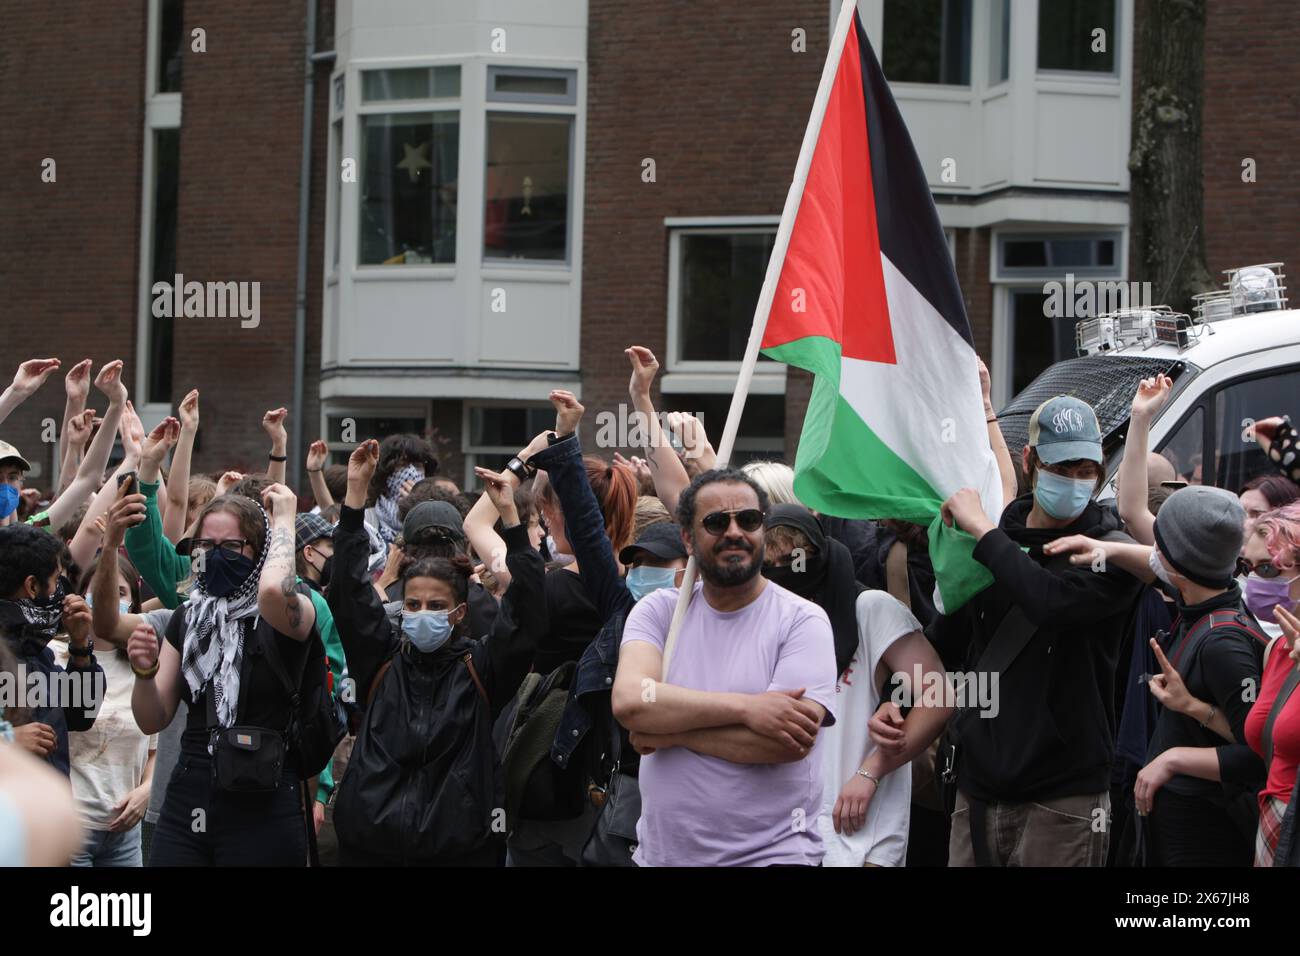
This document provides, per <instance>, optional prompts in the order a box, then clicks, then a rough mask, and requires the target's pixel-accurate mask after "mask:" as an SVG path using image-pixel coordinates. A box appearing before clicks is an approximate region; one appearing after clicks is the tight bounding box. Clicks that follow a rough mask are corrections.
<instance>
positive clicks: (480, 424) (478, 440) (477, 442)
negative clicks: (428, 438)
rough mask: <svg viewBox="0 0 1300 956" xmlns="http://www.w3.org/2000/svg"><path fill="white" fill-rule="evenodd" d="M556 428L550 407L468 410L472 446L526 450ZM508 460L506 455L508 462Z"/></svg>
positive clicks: (476, 408) (500, 407) (482, 407)
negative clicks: (530, 444)
mask: <svg viewBox="0 0 1300 956" xmlns="http://www.w3.org/2000/svg"><path fill="white" fill-rule="evenodd" d="M554 425H555V412H554V411H553V410H552V409H551V408H550V407H546V408H541V407H535V408H529V407H527V406H490V405H488V406H485V405H475V406H471V407H470V410H469V434H470V439H469V443H470V445H472V446H475V447H484V446H488V447H490V446H494V445H495V446H504V447H508V448H523V447H524V446H525V445H527V444H528V443H529V442H530V441H532V440H533V438H534V437H536V435H537V434H538V433H540V432H544V431H546V430H548V429H550V428H552V427H554ZM509 458H510V456H509V455H507V456H506V459H505V460H507V461H508V460H509Z"/></svg>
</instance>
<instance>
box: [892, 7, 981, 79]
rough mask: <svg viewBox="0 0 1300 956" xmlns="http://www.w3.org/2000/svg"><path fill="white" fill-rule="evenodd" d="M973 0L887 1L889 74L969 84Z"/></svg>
mask: <svg viewBox="0 0 1300 956" xmlns="http://www.w3.org/2000/svg"><path fill="white" fill-rule="evenodd" d="M971 6H972V0H885V22H884V50H883V53H884V60H883V63H882V64H881V67H882V69H883V70H884V71H885V78H886V79H889V80H892V81H895V82H905V83H947V84H952V85H956V86H969V85H970V32H971Z"/></svg>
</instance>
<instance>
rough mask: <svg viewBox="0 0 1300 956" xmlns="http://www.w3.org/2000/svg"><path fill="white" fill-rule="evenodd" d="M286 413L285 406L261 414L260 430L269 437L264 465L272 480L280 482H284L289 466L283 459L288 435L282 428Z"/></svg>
mask: <svg viewBox="0 0 1300 956" xmlns="http://www.w3.org/2000/svg"><path fill="white" fill-rule="evenodd" d="M288 414H289V410H288V409H287V408H272V409H270V410H269V411H268V412H267V413H266V414H265V415H263V416H262V430H263V431H265V432H266V437H267V438H269V439H271V453H270V456H269V457H270V461H269V462H268V463H267V466H266V474H267V476H268V477H270V479H271V480H272V481H274V482H279V483H280V484H284V480H285V478H284V476H285V474H286V473H287V471H288V467H289V463H288V462H287V461H286V460H285V455H286V452H285V449H287V448H288V447H289V436H288V435H287V434H286V433H285V430H284V419H285V416H286V415H288Z"/></svg>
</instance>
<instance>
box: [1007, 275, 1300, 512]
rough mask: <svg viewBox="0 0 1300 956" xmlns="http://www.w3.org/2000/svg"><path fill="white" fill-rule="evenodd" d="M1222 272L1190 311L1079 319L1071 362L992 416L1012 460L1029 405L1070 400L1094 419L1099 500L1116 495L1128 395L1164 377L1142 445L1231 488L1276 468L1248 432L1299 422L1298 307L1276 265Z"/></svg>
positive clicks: (1194, 475)
mask: <svg viewBox="0 0 1300 956" xmlns="http://www.w3.org/2000/svg"><path fill="white" fill-rule="evenodd" d="M1227 275H1228V279H1227V281H1226V282H1225V283H1224V285H1225V288H1224V289H1223V290H1220V291H1216V292H1208V293H1204V294H1202V295H1199V296H1197V297H1196V299H1197V304H1196V306H1195V308H1194V311H1195V313H1196V314H1195V315H1193V316H1189V315H1186V314H1182V313H1175V312H1173V311H1171V310H1169V309H1168V308H1167V307H1164V306H1156V307H1153V308H1144V309H1126V310H1122V311H1118V312H1112V313H1108V314H1106V315H1101V316H1098V317H1096V318H1090V319H1083V320H1081V321H1080V322H1079V323H1078V325H1077V326H1076V329H1075V338H1076V346H1077V349H1078V352H1079V355H1078V357H1077V358H1072V359H1066V360H1064V361H1061V362H1057V363H1056V364H1055V365H1052V366H1051V367H1050V368H1048V369H1046V370H1045V371H1044V372H1043V373H1042V374H1041V375H1039V376H1038V377H1037V378H1036V379H1034V381H1033V382H1031V383H1030V384H1029V385H1028V386H1027V387H1026V388H1025V389H1024V391H1022V392H1021V393H1020V394H1019V395H1017V396H1016V397H1015V398H1014V399H1012V401H1011V402H1010V403H1009V404H1008V405H1007V406H1006V408H1004V409H1003V410H1002V411H1001V412H1000V413H999V418H1000V419H1001V424H1002V430H1003V434H1004V435H1005V437H1006V439H1007V445H1008V446H1009V447H1010V448H1011V451H1012V455H1013V457H1014V459H1015V461H1016V462H1017V464H1018V463H1019V455H1020V449H1021V448H1022V447H1023V446H1024V444H1025V440H1026V432H1027V429H1028V426H1029V416H1030V415H1031V414H1033V411H1034V409H1035V408H1037V407H1038V406H1039V405H1040V404H1041V403H1042V402H1044V401H1046V400H1047V399H1049V398H1051V397H1052V396H1053V395H1074V396H1077V397H1078V398H1081V399H1083V400H1084V401H1086V402H1087V403H1088V404H1089V405H1091V406H1092V407H1093V408H1094V409H1095V410H1096V412H1097V420H1098V423H1099V424H1100V426H1101V433H1102V442H1103V448H1104V450H1105V454H1106V473H1107V476H1108V477H1107V484H1106V487H1105V488H1104V489H1103V491H1102V493H1101V497H1110V496H1112V495H1113V494H1114V482H1115V475H1116V471H1117V470H1118V468H1119V461H1120V458H1121V457H1122V456H1123V452H1124V439H1125V436H1126V434H1127V428H1128V419H1129V408H1130V406H1131V404H1132V401H1133V395H1134V393H1135V392H1136V391H1137V386H1138V383H1139V382H1140V381H1141V380H1142V379H1144V378H1149V377H1150V376H1153V375H1157V374H1161V373H1163V374H1165V375H1168V376H1169V377H1170V378H1172V379H1173V381H1174V387H1173V391H1172V393H1171V394H1170V397H1169V401H1168V402H1167V403H1166V404H1165V407H1164V408H1163V409H1162V410H1161V411H1160V413H1159V415H1158V416H1157V418H1156V419H1155V421H1154V422H1153V423H1152V425H1151V440H1150V448H1151V450H1152V451H1155V452H1159V453H1160V454H1163V455H1164V456H1165V457H1166V458H1168V459H1169V460H1170V461H1171V462H1173V465H1174V468H1175V470H1176V471H1177V472H1178V477H1179V478H1180V479H1182V480H1185V481H1188V482H1191V483H1195V484H1213V485H1217V486H1218V487H1220V488H1227V489H1229V490H1231V491H1233V492H1237V491H1240V489H1241V486H1242V485H1243V484H1245V483H1246V482H1247V481H1248V480H1250V479H1251V478H1253V477H1255V476H1256V475H1258V474H1263V473H1267V472H1270V471H1273V470H1274V469H1273V466H1272V464H1271V463H1270V462H1268V460H1267V459H1266V458H1265V456H1264V453H1263V452H1262V451H1261V450H1260V448H1259V445H1258V444H1257V443H1256V442H1255V440H1254V436H1253V430H1252V425H1253V423H1254V422H1255V421H1256V420H1259V419H1263V418H1270V417H1272V416H1275V415H1290V416H1291V417H1292V421H1293V422H1296V423H1298V424H1300V310H1297V309H1291V308H1288V305H1287V297H1286V286H1285V276H1284V275H1283V272H1282V264H1281V263H1268V264H1264V265H1257V266H1247V267H1244V268H1241V269H1232V270H1228V272H1227Z"/></svg>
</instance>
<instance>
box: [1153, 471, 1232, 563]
mask: <svg viewBox="0 0 1300 956" xmlns="http://www.w3.org/2000/svg"><path fill="white" fill-rule="evenodd" d="M1245 523H1246V512H1245V509H1243V508H1242V507H1241V502H1240V501H1238V500H1237V496H1236V495H1234V494H1233V493H1232V492H1230V491H1224V490H1223V489H1222V488H1214V487H1212V486H1210V485H1189V486H1188V487H1186V488H1180V489H1178V490H1177V491H1175V492H1174V493H1173V494H1172V495H1170V496H1169V497H1168V498H1167V499H1165V503H1164V504H1162V505H1161V506H1160V513H1159V514H1157V515H1156V527H1155V535H1156V547H1157V548H1159V549H1160V556H1161V557H1162V558H1163V559H1164V560H1166V561H1167V562H1168V563H1169V566H1170V567H1171V568H1172V569H1173V570H1174V571H1177V572H1178V573H1179V574H1181V575H1182V576H1183V577H1185V578H1187V579H1188V580H1190V581H1194V582H1195V583H1197V584H1199V585H1201V586H1202V587H1207V588H1226V587H1228V586H1229V585H1231V584H1232V579H1233V576H1234V575H1235V574H1236V570H1237V556H1238V555H1239V554H1240V553H1241V545H1242V541H1243V540H1244V539H1245Z"/></svg>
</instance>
